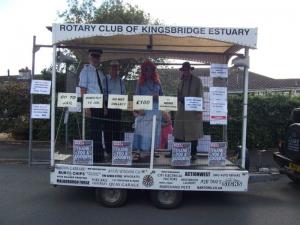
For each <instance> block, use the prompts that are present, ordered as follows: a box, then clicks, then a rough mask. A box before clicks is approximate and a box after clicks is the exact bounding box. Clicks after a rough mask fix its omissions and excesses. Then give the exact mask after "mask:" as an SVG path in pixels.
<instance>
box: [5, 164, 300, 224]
mask: <svg viewBox="0 0 300 225" xmlns="http://www.w3.org/2000/svg"><path fill="white" fill-rule="evenodd" d="M23 224H24V225H35V224H36V225H41V224H43V225H48V224H51V225H53V224H57V225H66V224H70V225H77V224H78V225H92V224H103V225H112V224H120V225H126V224H128V225H135V224H139V225H142V224H149V225H150V224H151V225H154V224H155V225H156V224H164V225H168V224H170V225H177V224H178V225H179V224H180V225H193V224H197V225H200V224H205V225H209V224H213V225H223V224H230V225H241V224H242V225H248V224H249V225H250V224H255V225H283V224H284V225H296V224H297V225H298V224H300V186H297V185H295V184H293V183H292V182H290V181H289V179H288V178H286V177H285V176H282V177H281V178H280V179H279V180H278V181H275V182H265V183H254V184H250V186H249V191H248V192H247V193H213V192H189V193H185V195H184V202H183V204H182V206H181V207H180V208H177V209H173V210H161V209H157V208H155V207H154V206H153V205H152V204H151V202H150V200H149V198H148V193H147V192H142V191H131V192H130V194H129V200H128V203H127V205H125V206H124V207H122V208H113V209H112V208H105V207H103V206H101V205H99V204H98V203H96V201H95V198H94V190H93V189H92V188H75V187H53V186H51V185H50V184H49V171H48V169H47V168H45V167H41V166H39V167H38V166H34V167H31V168H28V167H27V166H26V165H15V164H0V225H23Z"/></svg>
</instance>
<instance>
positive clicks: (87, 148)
mask: <svg viewBox="0 0 300 225" xmlns="http://www.w3.org/2000/svg"><path fill="white" fill-rule="evenodd" d="M73 164H81V165H92V164H93V141H92V140H73Z"/></svg>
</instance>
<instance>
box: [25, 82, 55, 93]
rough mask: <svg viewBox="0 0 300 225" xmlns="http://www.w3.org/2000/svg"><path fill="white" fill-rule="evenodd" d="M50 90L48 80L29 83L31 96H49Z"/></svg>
mask: <svg viewBox="0 0 300 225" xmlns="http://www.w3.org/2000/svg"><path fill="white" fill-rule="evenodd" d="M50 88H51V81H50V80H32V81H31V89H30V93H31V94H40V95H49V94H50Z"/></svg>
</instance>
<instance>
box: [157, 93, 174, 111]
mask: <svg viewBox="0 0 300 225" xmlns="http://www.w3.org/2000/svg"><path fill="white" fill-rule="evenodd" d="M158 103H159V105H158V109H159V110H162V111H177V97H171V96H159V98H158Z"/></svg>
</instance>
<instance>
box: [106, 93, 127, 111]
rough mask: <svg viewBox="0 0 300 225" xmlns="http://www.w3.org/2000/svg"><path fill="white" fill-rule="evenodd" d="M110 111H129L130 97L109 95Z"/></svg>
mask: <svg viewBox="0 0 300 225" xmlns="http://www.w3.org/2000/svg"><path fill="white" fill-rule="evenodd" d="M108 108H109V109H123V110H127V109H128V95H108Z"/></svg>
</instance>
